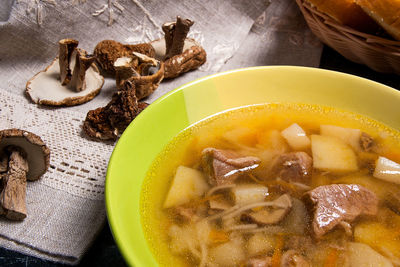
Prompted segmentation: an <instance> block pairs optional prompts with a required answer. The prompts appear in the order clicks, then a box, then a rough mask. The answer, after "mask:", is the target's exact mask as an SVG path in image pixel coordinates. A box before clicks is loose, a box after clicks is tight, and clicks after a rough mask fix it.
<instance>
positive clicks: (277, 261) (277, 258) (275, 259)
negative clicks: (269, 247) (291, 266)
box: [271, 235, 284, 267]
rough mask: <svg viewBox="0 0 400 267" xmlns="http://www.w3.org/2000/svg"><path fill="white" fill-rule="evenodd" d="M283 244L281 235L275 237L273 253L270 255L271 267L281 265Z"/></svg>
mask: <svg viewBox="0 0 400 267" xmlns="http://www.w3.org/2000/svg"><path fill="white" fill-rule="evenodd" d="M283 245H284V239H283V235H278V236H277V237H276V245H275V249H274V254H273V255H272V260H271V265H272V267H279V266H281V258H282V249H283Z"/></svg>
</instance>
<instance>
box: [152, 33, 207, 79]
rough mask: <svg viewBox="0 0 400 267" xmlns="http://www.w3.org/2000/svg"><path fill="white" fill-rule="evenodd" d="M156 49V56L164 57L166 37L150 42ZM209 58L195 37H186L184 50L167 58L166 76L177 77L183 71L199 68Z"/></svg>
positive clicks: (167, 77) (158, 57)
mask: <svg viewBox="0 0 400 267" xmlns="http://www.w3.org/2000/svg"><path fill="white" fill-rule="evenodd" d="M150 44H151V45H152V46H153V47H154V50H155V58H156V59H160V60H161V59H163V58H165V55H166V54H165V53H166V44H165V39H164V38H162V39H158V40H155V41H153V42H151V43H150ZM206 60H207V54H206V51H205V50H204V49H203V47H201V45H200V44H199V43H197V42H196V41H195V40H194V39H191V38H186V39H185V41H184V46H183V52H182V53H181V54H178V55H175V56H172V57H171V58H169V59H167V60H165V62H164V63H165V74H164V78H166V79H169V78H175V77H177V76H179V75H180V74H182V73H185V72H188V71H190V70H194V69H197V68H198V67H200V66H201V65H203V64H204V63H205V62H206Z"/></svg>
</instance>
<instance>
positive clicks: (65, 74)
mask: <svg viewBox="0 0 400 267" xmlns="http://www.w3.org/2000/svg"><path fill="white" fill-rule="evenodd" d="M58 44H59V52H58V55H59V57H58V58H59V60H58V62H59V64H60V80H61V84H62V85H66V84H68V83H69V82H70V81H71V78H72V70H71V68H70V64H71V58H72V53H73V52H74V50H75V48H77V47H78V44H79V42H78V41H77V40H74V39H62V40H60V41H59V42H58Z"/></svg>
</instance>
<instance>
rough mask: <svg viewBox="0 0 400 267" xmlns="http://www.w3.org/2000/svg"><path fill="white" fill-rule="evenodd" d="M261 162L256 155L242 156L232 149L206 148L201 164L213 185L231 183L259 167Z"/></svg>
mask: <svg viewBox="0 0 400 267" xmlns="http://www.w3.org/2000/svg"><path fill="white" fill-rule="evenodd" d="M259 163H260V159H258V158H256V157H241V156H240V155H238V154H237V153H235V152H233V151H230V150H222V149H216V148H206V149H204V150H203V151H202V159H201V166H202V168H203V170H204V171H205V173H206V174H207V175H208V176H209V183H210V184H211V185H217V186H219V185H224V184H231V183H233V182H234V181H235V180H236V179H237V178H238V177H239V175H240V174H242V173H245V172H248V171H250V170H252V169H255V168H257V167H258V166H259Z"/></svg>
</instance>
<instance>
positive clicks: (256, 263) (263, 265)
mask: <svg viewBox="0 0 400 267" xmlns="http://www.w3.org/2000/svg"><path fill="white" fill-rule="evenodd" d="M245 266H246V267H270V266H272V258H271V257H265V258H252V259H249V260H248V261H247V262H246V265H245Z"/></svg>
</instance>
